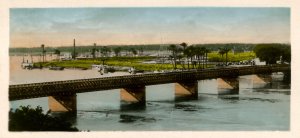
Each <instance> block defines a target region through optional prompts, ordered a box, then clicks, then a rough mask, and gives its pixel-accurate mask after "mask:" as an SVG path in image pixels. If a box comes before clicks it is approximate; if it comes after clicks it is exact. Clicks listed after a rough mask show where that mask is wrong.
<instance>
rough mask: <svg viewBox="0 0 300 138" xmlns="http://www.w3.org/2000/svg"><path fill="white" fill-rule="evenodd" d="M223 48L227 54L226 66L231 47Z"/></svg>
mask: <svg viewBox="0 0 300 138" xmlns="http://www.w3.org/2000/svg"><path fill="white" fill-rule="evenodd" d="M223 50H224V52H225V55H226V62H225V64H226V66H227V62H228V52H229V51H231V49H230V48H226V47H225V48H224V49H223Z"/></svg>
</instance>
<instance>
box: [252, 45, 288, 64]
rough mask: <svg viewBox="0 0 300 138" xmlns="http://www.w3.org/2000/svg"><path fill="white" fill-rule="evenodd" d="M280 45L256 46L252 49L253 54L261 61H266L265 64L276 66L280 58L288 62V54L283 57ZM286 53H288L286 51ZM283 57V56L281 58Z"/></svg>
mask: <svg viewBox="0 0 300 138" xmlns="http://www.w3.org/2000/svg"><path fill="white" fill-rule="evenodd" d="M282 47H283V45H281V44H258V45H257V46H256V47H255V48H254V53H255V54H256V56H257V57H258V58H259V59H260V60H261V61H266V64H267V65H269V64H276V62H277V61H278V60H279V59H280V57H281V56H282V58H283V59H284V60H287V61H289V54H287V55H285V54H284V53H285V52H284V51H285V50H283V48H282ZM286 52H287V53H290V52H289V51H288V50H287V51H286ZM283 55H284V56H283Z"/></svg>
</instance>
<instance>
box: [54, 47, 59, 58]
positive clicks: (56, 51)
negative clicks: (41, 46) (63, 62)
mask: <svg viewBox="0 0 300 138" xmlns="http://www.w3.org/2000/svg"><path fill="white" fill-rule="evenodd" d="M54 54H55V55H56V57H57V60H59V56H60V51H59V50H58V49H55V50H54Z"/></svg>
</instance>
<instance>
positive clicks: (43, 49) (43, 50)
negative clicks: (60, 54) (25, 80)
mask: <svg viewBox="0 0 300 138" xmlns="http://www.w3.org/2000/svg"><path fill="white" fill-rule="evenodd" d="M41 47H42V55H43V63H44V62H45V53H46V51H45V45H44V44H42V45H41Z"/></svg>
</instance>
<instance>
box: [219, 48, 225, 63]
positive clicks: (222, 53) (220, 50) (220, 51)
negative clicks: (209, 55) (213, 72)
mask: <svg viewBox="0 0 300 138" xmlns="http://www.w3.org/2000/svg"><path fill="white" fill-rule="evenodd" d="M218 53H219V54H220V55H221V56H222V60H223V56H224V54H225V51H224V50H223V49H222V48H219V52H218ZM223 61H224V60H223Z"/></svg>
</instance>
